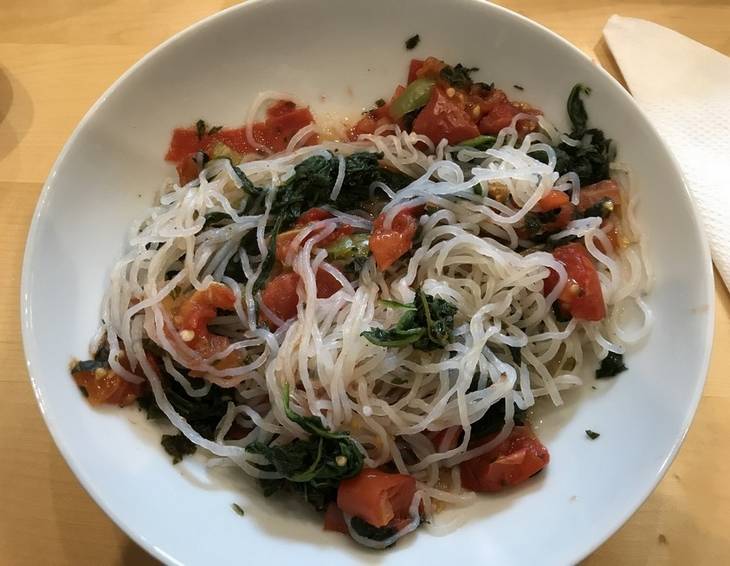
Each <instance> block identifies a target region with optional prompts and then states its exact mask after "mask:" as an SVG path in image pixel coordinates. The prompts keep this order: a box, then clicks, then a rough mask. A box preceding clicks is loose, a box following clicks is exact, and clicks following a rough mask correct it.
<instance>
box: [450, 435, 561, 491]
mask: <svg viewBox="0 0 730 566" xmlns="http://www.w3.org/2000/svg"><path fill="white" fill-rule="evenodd" d="M492 438H494V437H489V438H487V439H486V440H485V441H484V442H487V441H489V440H491V439H492ZM549 461H550V455H549V454H548V451H547V448H545V446H543V444H542V443H541V442H540V441H539V440H538V439H537V438H535V436H534V435H533V434H532V431H531V430H530V429H529V427H525V426H516V427H514V428H513V429H512V432H511V433H510V435H509V436H508V437H507V439H506V440H505V441H504V442H502V443H501V444H500V445H498V446H497V447H496V448H494V449H493V450H492V451H490V452H487V453H486V454H484V455H482V456H478V457H476V458H473V459H472V460H467V461H466V462H462V463H461V465H460V466H459V467H460V470H461V483H462V485H463V486H464V487H465V488H466V489H470V490H472V491H491V492H494V491H500V490H502V489H504V488H506V487H512V486H515V485H518V484H520V483H522V482H524V481H525V480H527V479H529V478H531V477H532V476H534V475H535V474H536V473H537V472H539V471H540V470H542V469H543V468H544V467H545V466H547V464H548V462H549Z"/></svg>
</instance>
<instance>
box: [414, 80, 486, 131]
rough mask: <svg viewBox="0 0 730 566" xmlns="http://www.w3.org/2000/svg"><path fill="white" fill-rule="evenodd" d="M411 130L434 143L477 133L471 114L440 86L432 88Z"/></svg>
mask: <svg viewBox="0 0 730 566" xmlns="http://www.w3.org/2000/svg"><path fill="white" fill-rule="evenodd" d="M424 66H425V65H424ZM413 131H414V132H416V133H417V134H422V135H424V136H427V137H428V138H430V139H431V140H432V141H433V142H434V143H438V142H440V141H441V140H442V139H446V140H448V142H449V143H450V144H456V143H459V142H460V141H464V140H468V139H471V138H475V137H476V136H478V135H479V129H478V128H477V127H476V125H475V124H474V122H473V121H472V118H471V116H469V114H467V113H466V111H465V110H464V109H463V108H462V107H461V106H459V104H458V103H457V101H456V100H452V99H451V98H450V97H449V96H447V94H446V92H444V91H443V90H442V89H441V88H440V87H436V88H434V89H433V93H432V94H431V99H430V100H429V101H428V104H426V106H424V107H423V110H421V111H420V112H419V113H418V116H416V119H415V120H414V121H413Z"/></svg>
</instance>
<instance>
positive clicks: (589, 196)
mask: <svg viewBox="0 0 730 566" xmlns="http://www.w3.org/2000/svg"><path fill="white" fill-rule="evenodd" d="M603 198H610V199H611V200H612V201H613V203H614V204H615V205H620V204H621V189H620V187H619V186H618V183H616V181H613V180H610V179H609V180H606V181H599V182H598V183H594V184H593V185H587V186H585V187H581V189H580V202H579V203H578V208H579V210H580V211H581V212H583V211H585V210H586V209H588V208H590V207H591V206H593V205H594V204H596V203H598V202H599V201H600V200H601V199H603Z"/></svg>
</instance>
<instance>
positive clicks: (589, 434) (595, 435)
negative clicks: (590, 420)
mask: <svg viewBox="0 0 730 566" xmlns="http://www.w3.org/2000/svg"><path fill="white" fill-rule="evenodd" d="M586 436H587V437H588V438H590V439H591V440H595V439H596V438H598V437H599V436H601V434H600V433H598V432H593V431H592V430H590V429H588V430H586Z"/></svg>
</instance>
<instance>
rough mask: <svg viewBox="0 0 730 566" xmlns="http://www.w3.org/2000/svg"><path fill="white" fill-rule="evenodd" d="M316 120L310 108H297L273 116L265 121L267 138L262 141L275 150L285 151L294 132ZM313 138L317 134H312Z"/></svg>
mask: <svg viewBox="0 0 730 566" xmlns="http://www.w3.org/2000/svg"><path fill="white" fill-rule="evenodd" d="M313 121H314V117H313V116H312V113H311V112H310V111H309V108H297V109H296V110H294V111H293V112H288V113H286V114H280V115H278V116H272V117H271V118H269V119H268V120H266V122H265V126H266V130H267V134H268V135H267V139H266V141H263V142H262V143H263V144H264V145H266V146H267V147H268V148H269V149H271V150H273V151H283V150H285V149H286V146H287V145H288V144H289V141H290V140H291V139H292V137H293V136H294V134H296V133H297V132H298V131H299V130H301V129H302V128H303V127H304V126H308V125H309V124H311V123H312V122H313ZM311 137H312V138H313V139H314V137H315V136H311Z"/></svg>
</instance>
